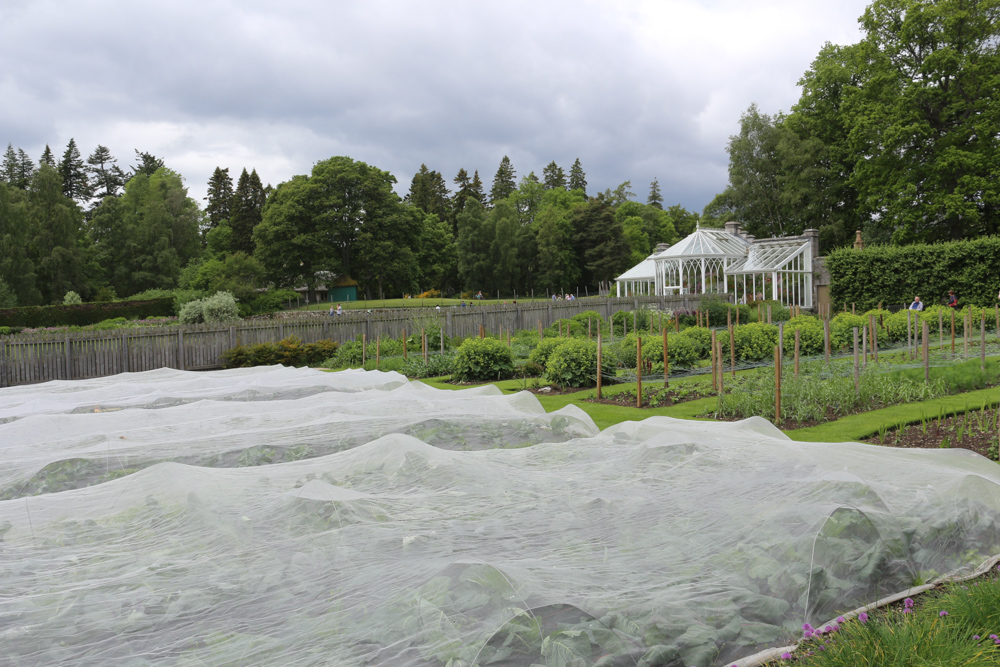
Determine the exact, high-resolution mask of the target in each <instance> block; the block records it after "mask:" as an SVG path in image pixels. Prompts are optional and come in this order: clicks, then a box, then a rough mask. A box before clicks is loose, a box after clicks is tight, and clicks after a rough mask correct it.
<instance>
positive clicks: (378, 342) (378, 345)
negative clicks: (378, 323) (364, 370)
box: [375, 334, 382, 370]
mask: <svg viewBox="0 0 1000 667" xmlns="http://www.w3.org/2000/svg"><path fill="white" fill-rule="evenodd" d="M381 361H382V334H377V335H376V336H375V370H378V365H379V362H381Z"/></svg>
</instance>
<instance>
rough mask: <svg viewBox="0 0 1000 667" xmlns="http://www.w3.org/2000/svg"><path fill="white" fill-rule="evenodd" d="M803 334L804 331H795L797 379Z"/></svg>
mask: <svg viewBox="0 0 1000 667" xmlns="http://www.w3.org/2000/svg"><path fill="white" fill-rule="evenodd" d="M801 334H802V329H796V330H795V377H798V376H799V350H800V349H801V348H800V342H801V340H800V336H801Z"/></svg>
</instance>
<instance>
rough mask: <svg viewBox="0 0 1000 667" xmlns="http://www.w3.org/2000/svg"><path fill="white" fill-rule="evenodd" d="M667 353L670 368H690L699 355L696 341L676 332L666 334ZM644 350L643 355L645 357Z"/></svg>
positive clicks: (698, 358)
mask: <svg viewBox="0 0 1000 667" xmlns="http://www.w3.org/2000/svg"><path fill="white" fill-rule="evenodd" d="M657 347H659V354H660V359H659V360H660V361H661V362H662V361H663V344H662V342H661V343H660V345H659V346H657ZM667 354H668V355H669V356H670V367H671V368H692V367H694V365H695V364H697V363H698V361H699V360H700V359H702V358H703V357H702V356H701V352H700V348H699V346H698V343H696V342H695V341H694V339H692V338H691V337H690V336H684V335H681V334H677V333H672V334H667ZM645 356H646V355H645V351H644V352H643V357H645Z"/></svg>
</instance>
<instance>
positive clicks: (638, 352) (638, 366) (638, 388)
mask: <svg viewBox="0 0 1000 667" xmlns="http://www.w3.org/2000/svg"><path fill="white" fill-rule="evenodd" d="M635 407H637V408H641V407H642V336H637V337H636V339H635Z"/></svg>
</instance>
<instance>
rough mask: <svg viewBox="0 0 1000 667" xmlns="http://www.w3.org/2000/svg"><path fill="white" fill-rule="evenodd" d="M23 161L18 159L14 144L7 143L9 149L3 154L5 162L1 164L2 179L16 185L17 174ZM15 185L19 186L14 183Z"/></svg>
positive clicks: (0, 177) (0, 174)
mask: <svg viewBox="0 0 1000 667" xmlns="http://www.w3.org/2000/svg"><path fill="white" fill-rule="evenodd" d="M20 168H21V162H20V161H19V160H18V159H17V153H16V152H15V151H14V146H13V145H11V144H7V151H6V152H5V153H4V154H3V164H2V165H0V180H2V181H3V182H5V183H7V184H8V185H14V183H15V181H17V174H18V172H19V171H20ZM14 187H17V186H16V185H14Z"/></svg>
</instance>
